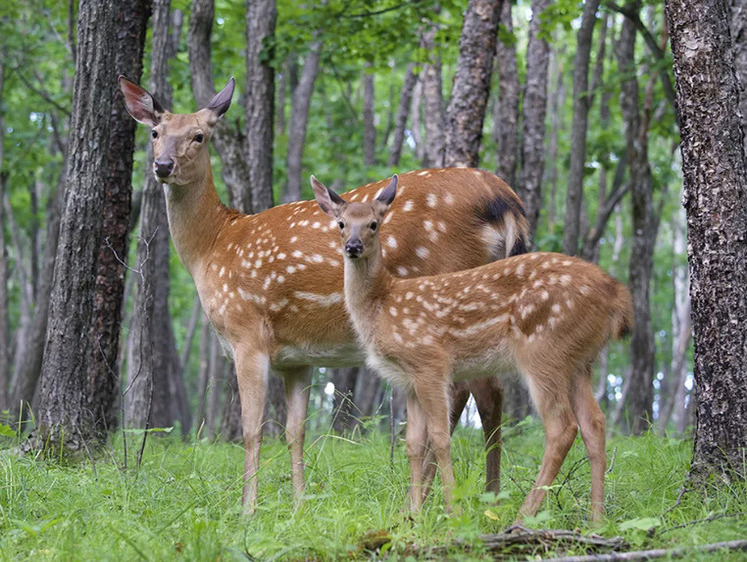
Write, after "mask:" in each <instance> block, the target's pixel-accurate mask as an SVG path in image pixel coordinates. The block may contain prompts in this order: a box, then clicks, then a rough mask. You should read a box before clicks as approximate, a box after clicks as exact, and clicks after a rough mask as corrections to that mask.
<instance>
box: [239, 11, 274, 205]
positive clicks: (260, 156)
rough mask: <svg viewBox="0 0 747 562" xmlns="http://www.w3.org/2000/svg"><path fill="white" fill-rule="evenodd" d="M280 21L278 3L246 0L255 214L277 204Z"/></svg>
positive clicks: (248, 123) (248, 109) (250, 158)
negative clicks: (275, 44)
mask: <svg viewBox="0 0 747 562" xmlns="http://www.w3.org/2000/svg"><path fill="white" fill-rule="evenodd" d="M276 20H277V6H276V5H275V0H247V1H246V101H245V109H246V133H247V142H248V163H249V183H250V185H251V186H252V203H253V209H252V210H253V211H254V212H255V213H258V212H260V211H264V210H266V209H269V208H270V207H272V205H273V196H272V148H273V145H272V141H273V130H272V120H273V116H274V111H275V110H274V107H275V71H274V70H273V66H272V64H273V58H274V50H273V48H272V46H271V45H272V44H273V39H274V36H275V21H276ZM268 50H269V52H267V51H268Z"/></svg>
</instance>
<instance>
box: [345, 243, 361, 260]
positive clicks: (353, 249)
mask: <svg viewBox="0 0 747 562" xmlns="http://www.w3.org/2000/svg"><path fill="white" fill-rule="evenodd" d="M345 253H346V254H347V255H348V256H349V257H351V258H357V257H359V256H360V255H361V254H362V253H363V242H361V241H360V240H348V242H347V243H346V244H345Z"/></svg>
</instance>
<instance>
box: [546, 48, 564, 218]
mask: <svg viewBox="0 0 747 562" xmlns="http://www.w3.org/2000/svg"><path fill="white" fill-rule="evenodd" d="M564 51H565V50H564V49H563V48H562V47H561V50H560V52H556V54H555V56H554V57H551V59H550V60H551V61H554V62H555V67H556V69H555V71H554V74H553V75H554V76H555V87H554V88H552V89H551V93H550V146H549V147H548V149H547V160H548V162H549V166H548V167H547V178H546V183H547V184H549V185H550V197H549V202H548V205H547V226H548V231H549V232H553V231H554V229H555V198H556V193H557V191H558V162H557V161H558V137H559V135H560V128H561V117H560V115H561V114H560V108H561V107H562V106H563V103H564V101H565V82H563V56H562V55H563V54H564ZM551 54H552V53H551ZM552 66H553V65H552V64H551V67H552Z"/></svg>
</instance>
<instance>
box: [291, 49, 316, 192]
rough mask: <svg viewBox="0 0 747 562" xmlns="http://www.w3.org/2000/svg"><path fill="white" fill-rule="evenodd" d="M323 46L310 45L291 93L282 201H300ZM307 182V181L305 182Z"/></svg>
mask: <svg viewBox="0 0 747 562" xmlns="http://www.w3.org/2000/svg"><path fill="white" fill-rule="evenodd" d="M321 52H322V43H321V42H320V41H317V42H315V43H312V45H311V47H310V49H309V53H308V55H306V60H305V61H304V64H303V71H302V73H301V80H300V81H299V83H298V86H297V87H296V88H295V90H293V97H292V98H291V114H290V115H291V116H290V122H289V124H288V155H287V160H286V163H287V166H286V167H287V173H288V184H287V186H286V188H285V201H286V202H289V201H298V200H300V199H301V165H302V161H303V147H304V144H306V126H307V125H308V122H309V108H310V107H311V95H312V94H313V93H314V82H316V76H317V73H318V72H319V59H320V57H321ZM307 181H308V180H307Z"/></svg>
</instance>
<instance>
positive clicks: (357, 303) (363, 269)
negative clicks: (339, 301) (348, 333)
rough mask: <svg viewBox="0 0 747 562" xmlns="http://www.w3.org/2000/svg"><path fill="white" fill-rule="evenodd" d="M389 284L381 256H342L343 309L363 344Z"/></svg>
mask: <svg viewBox="0 0 747 562" xmlns="http://www.w3.org/2000/svg"><path fill="white" fill-rule="evenodd" d="M392 283H393V277H392V276H391V275H390V274H389V272H388V271H387V270H386V268H385V267H384V266H383V263H382V257H381V252H374V253H373V254H372V255H371V256H370V257H368V258H359V259H351V258H349V257H347V256H345V306H346V307H347V310H348V313H349V314H350V318H351V319H352V321H353V325H354V326H355V328H356V332H357V333H358V334H359V335H360V336H362V338H363V340H364V343H365V342H368V341H370V339H371V337H372V335H373V332H374V330H375V327H376V326H375V325H376V316H377V314H378V312H379V310H380V309H381V305H382V302H383V301H384V299H385V297H386V296H387V295H388V294H389V291H390V289H391V285H392Z"/></svg>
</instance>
